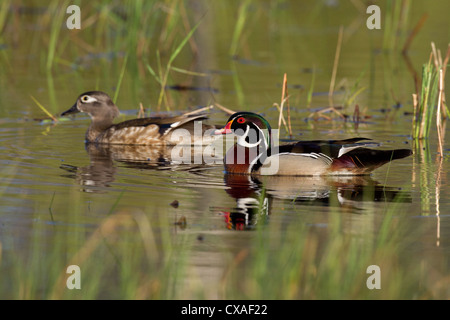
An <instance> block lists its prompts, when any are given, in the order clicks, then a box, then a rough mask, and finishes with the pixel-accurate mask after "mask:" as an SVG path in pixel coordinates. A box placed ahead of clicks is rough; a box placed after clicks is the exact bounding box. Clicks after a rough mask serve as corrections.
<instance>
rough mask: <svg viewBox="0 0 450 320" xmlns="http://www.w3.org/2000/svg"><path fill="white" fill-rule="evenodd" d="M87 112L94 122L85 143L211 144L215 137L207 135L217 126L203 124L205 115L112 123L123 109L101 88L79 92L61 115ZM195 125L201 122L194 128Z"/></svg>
mask: <svg viewBox="0 0 450 320" xmlns="http://www.w3.org/2000/svg"><path fill="white" fill-rule="evenodd" d="M78 112H85V113H87V114H89V116H90V117H91V119H92V122H91V124H90V126H89V128H88V130H87V132H86V142H92V143H106V144H127V145H158V144H162V145H175V144H193V143H198V144H210V143H211V142H212V141H213V140H214V137H212V136H211V135H208V134H204V133H205V131H206V130H213V129H214V127H212V126H206V125H203V124H202V123H201V122H200V120H204V119H206V118H207V117H206V116H205V115H201V114H200V115H192V116H185V115H181V116H176V117H152V118H142V119H132V120H128V121H123V122H121V123H118V124H113V120H114V118H116V117H117V116H119V114H120V112H119V109H118V108H117V106H116V105H115V104H114V103H113V101H112V100H111V98H110V97H109V96H108V95H107V94H106V93H104V92H101V91H89V92H85V93H83V94H82V95H80V96H79V97H78V99H77V102H76V103H75V104H74V105H73V106H72V107H71V108H70V109H69V110H67V111H65V112H63V113H62V114H61V115H62V116H64V115H68V114H72V113H78ZM194 125H198V127H197V128H196V129H194Z"/></svg>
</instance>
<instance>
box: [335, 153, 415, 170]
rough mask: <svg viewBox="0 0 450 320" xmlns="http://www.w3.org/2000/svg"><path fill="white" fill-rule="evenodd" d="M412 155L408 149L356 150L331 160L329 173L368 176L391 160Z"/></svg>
mask: <svg viewBox="0 0 450 320" xmlns="http://www.w3.org/2000/svg"><path fill="white" fill-rule="evenodd" d="M410 155H412V151H411V150H410V149H396V150H374V149H368V148H358V149H355V150H352V151H349V152H347V153H345V154H343V155H342V156H340V157H339V158H336V159H334V160H333V163H332V165H331V171H333V172H340V171H341V172H345V171H347V172H349V173H350V172H351V173H353V174H368V173H370V172H372V171H373V170H375V169H376V168H379V167H381V166H382V165H383V164H386V163H388V162H390V161H392V160H397V159H403V158H406V157H408V156H410Z"/></svg>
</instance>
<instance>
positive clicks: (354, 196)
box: [222, 174, 412, 230]
mask: <svg viewBox="0 0 450 320" xmlns="http://www.w3.org/2000/svg"><path fill="white" fill-rule="evenodd" d="M225 184H226V186H227V189H226V192H227V193H228V195H230V196H231V197H232V198H234V199H235V200H236V207H235V208H233V209H232V210H230V211H222V214H224V216H225V222H226V227H227V228H228V229H235V230H253V229H254V228H255V227H256V225H259V224H260V223H261V221H264V222H267V221H268V220H269V217H270V215H271V214H273V207H274V206H273V203H274V200H277V201H284V202H289V203H291V204H294V205H302V206H325V207H335V206H337V207H339V208H341V209H343V210H345V211H346V212H348V211H349V212H352V213H359V212H363V210H364V208H365V207H366V206H367V203H368V202H407V203H410V202H411V201H412V199H411V195H410V193H409V192H407V191H403V190H401V189H400V188H395V187H387V186H384V185H381V184H380V183H378V182H377V181H375V180H373V179H372V178H371V177H370V176H367V175H366V176H327V177H320V176H319V177H295V176H264V177H263V176H258V177H254V176H249V175H236V174H225ZM277 207H278V206H277Z"/></svg>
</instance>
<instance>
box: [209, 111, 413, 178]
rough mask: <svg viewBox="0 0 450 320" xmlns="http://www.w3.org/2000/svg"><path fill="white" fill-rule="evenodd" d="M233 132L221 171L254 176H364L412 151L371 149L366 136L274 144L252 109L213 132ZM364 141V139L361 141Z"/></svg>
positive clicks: (265, 125)
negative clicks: (223, 167) (232, 144)
mask: <svg viewBox="0 0 450 320" xmlns="http://www.w3.org/2000/svg"><path fill="white" fill-rule="evenodd" d="M228 133H234V134H235V135H237V143H236V144H235V145H234V146H233V147H232V148H230V149H229V150H228V152H227V154H226V156H225V159H224V164H225V171H226V172H227V173H236V174H252V175H253V174H256V175H283V176H285V175H291V176H319V175H365V174H369V173H370V172H371V171H372V170H374V169H376V168H378V167H380V166H382V165H383V164H385V163H388V162H389V161H391V160H396V159H401V158H405V157H407V156H409V155H411V154H412V152H411V150H409V149H397V150H374V149H368V148H365V147H367V146H374V145H378V144H375V143H373V142H368V141H369V140H370V139H365V138H352V139H346V140H328V141H322V140H314V141H298V142H293V143H288V144H284V145H280V146H275V145H274V143H273V141H272V132H271V128H270V125H269V123H268V122H267V120H266V119H264V118H263V117H262V116H260V115H258V114H255V113H252V112H238V113H235V114H233V115H232V116H231V117H230V118H229V119H228V122H227V124H226V126H225V127H224V128H223V129H220V130H216V131H215V134H228ZM362 141H364V142H362Z"/></svg>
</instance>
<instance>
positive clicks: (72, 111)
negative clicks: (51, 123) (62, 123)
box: [61, 103, 80, 117]
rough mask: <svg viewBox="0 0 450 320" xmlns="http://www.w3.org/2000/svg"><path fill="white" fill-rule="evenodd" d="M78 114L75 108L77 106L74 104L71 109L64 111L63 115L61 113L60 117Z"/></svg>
mask: <svg viewBox="0 0 450 320" xmlns="http://www.w3.org/2000/svg"><path fill="white" fill-rule="evenodd" d="M78 112H80V110H78V108H77V104H76V103H75V104H74V105H73V106H72V108H70V109H69V110H66V111H64V112H63V113H61V117H64V116H67V115H69V114H74V113H78Z"/></svg>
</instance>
